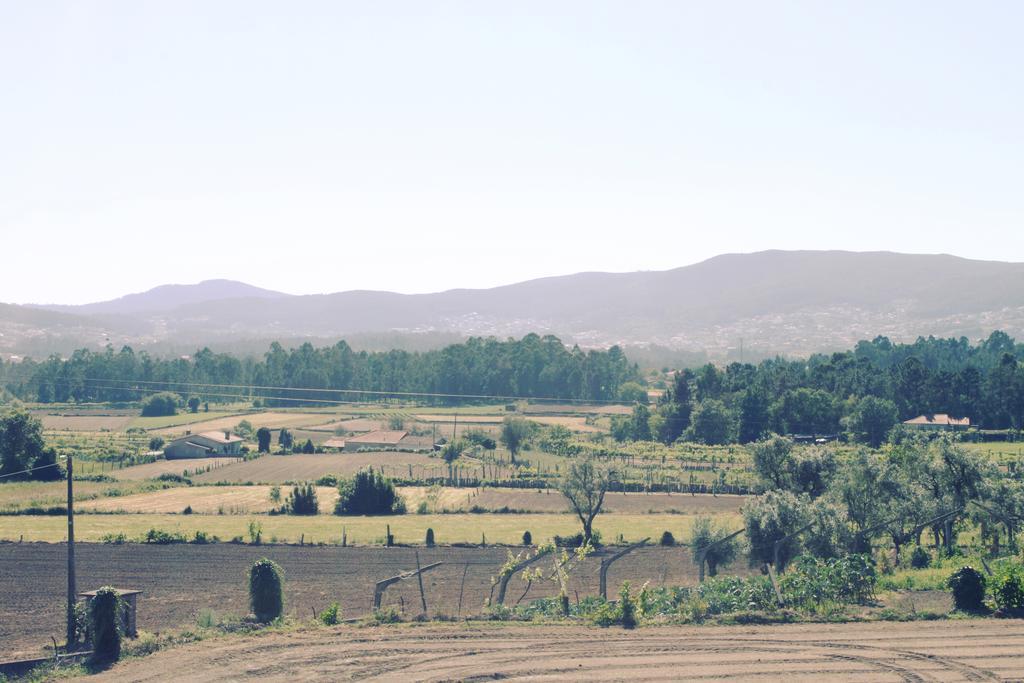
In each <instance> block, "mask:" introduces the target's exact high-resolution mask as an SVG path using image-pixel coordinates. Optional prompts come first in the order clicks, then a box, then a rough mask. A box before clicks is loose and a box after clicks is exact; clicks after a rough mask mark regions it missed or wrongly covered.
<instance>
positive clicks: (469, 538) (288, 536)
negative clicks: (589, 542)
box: [0, 513, 742, 552]
mask: <svg viewBox="0 0 1024 683" xmlns="http://www.w3.org/2000/svg"><path fill="white" fill-rule="evenodd" d="M694 519H695V518H694V517H692V516H689V515H647V514H641V515H629V514H625V515H601V516H599V517H598V518H597V519H596V520H595V522H594V528H595V529H597V530H598V531H600V532H601V537H602V538H604V539H607V540H614V539H617V538H618V537H619V535H620V534H621V535H622V536H623V537H624V538H625V539H626V540H627V541H632V540H640V539H642V538H650V539H651V542H652V543H655V544H656V543H657V542H658V539H659V538H660V537H661V534H662V532H663V531H666V530H667V531H671V532H672V534H673V535H674V536H675V537H676V538H677V539H685V538H686V537H687V536H688V534H689V532H690V528H691V526H692V524H693V520H694ZM717 519H719V520H720V521H722V522H723V523H726V524H729V525H730V526H731V527H732V528H734V529H738V528H739V527H740V524H741V523H742V522H741V518H740V517H739V515H719V516H718V517H717ZM250 522H254V523H257V524H259V525H260V527H261V528H262V533H263V540H264V541H271V540H272V539H277V540H278V541H280V542H293V543H294V542H298V541H299V540H300V538H304V539H305V542H306V543H311V542H324V543H339V542H340V541H341V534H342V530H343V529H344V531H345V533H346V534H347V537H348V542H349V543H350V544H358V545H367V544H376V545H380V544H381V543H382V540H383V538H384V534H385V532H386V529H387V527H388V526H390V527H391V533H392V534H393V535H394V536H395V542H396V543H416V544H421V543H423V539H424V536H425V534H426V531H427V529H428V528H430V529H433V530H434V534H435V538H436V540H437V542H438V543H442V544H446V543H479V542H480V541H481V540H482V536H484V535H486V539H487V542H488V543H507V544H512V545H515V544H519V543H521V542H522V537H523V532H524V531H529V532H530V533H531V534H532V535H533V539H534V542H542V541H544V540H546V539H548V538H551V537H552V536H553V535H555V534H559V535H571V534H575V533H579V530H580V522H579V520H578V519H577V518H576V516H575V515H570V514H545V513H540V514H526V515H506V514H449V515H391V516H378V517H337V516H335V515H316V516H313V517H299V516H294V515H274V516H270V515H227V514H225V515H182V514H93V515H90V514H80V515H76V516H75V538H76V539H77V540H79V541H101V540H102V539H103V537H104V536H106V535H108V534H125V535H126V536H127V537H128V538H130V539H139V538H140V537H142V536H144V535H145V534H146V532H147V531H148V530H149V529H154V528H155V529H162V530H165V531H173V532H178V533H182V534H185V535H186V536H188V537H192V536H193V535H194V534H195V532H196V531H204V532H206V533H209V534H214V535H216V536H219V537H220V538H221V539H222V540H228V539H231V538H233V537H235V536H240V537H242V538H247V537H248V533H249V523H250ZM19 538H20V539H22V540H24V541H25V542H30V541H45V542H49V543H57V542H60V541H63V540H66V538H67V520H66V519H65V518H64V517H61V516H30V515H18V516H2V515H0V540H10V541H18V540H19ZM680 552H687V550H686V549H685V548H682V549H680Z"/></svg>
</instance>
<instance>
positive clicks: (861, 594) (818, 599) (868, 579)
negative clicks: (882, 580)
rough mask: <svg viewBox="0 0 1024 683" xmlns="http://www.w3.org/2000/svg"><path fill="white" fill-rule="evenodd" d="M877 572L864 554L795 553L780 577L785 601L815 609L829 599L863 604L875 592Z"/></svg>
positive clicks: (795, 605)
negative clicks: (824, 555) (822, 556)
mask: <svg viewBox="0 0 1024 683" xmlns="http://www.w3.org/2000/svg"><path fill="white" fill-rule="evenodd" d="M877 581H878V573H877V571H876V570H875V565H874V564H873V563H872V561H871V559H870V558H869V557H868V556H867V555H848V556H846V557H841V558H832V559H825V560H823V559H819V558H816V557H813V556H810V555H802V556H800V557H798V558H797V559H796V560H795V561H794V562H793V564H792V566H791V567H790V568H789V570H788V571H787V572H786V573H785V574H784V575H783V576H782V578H781V579H780V580H779V589H780V590H781V591H782V594H783V597H784V598H785V600H786V603H787V604H789V605H792V606H794V607H801V608H804V609H810V610H815V609H817V608H818V607H820V606H821V605H823V604H825V603H829V602H836V603H844V604H848V603H859V604H863V603H865V602H867V601H868V600H870V599H871V598H872V597H873V596H874V592H875V584H876V583H877Z"/></svg>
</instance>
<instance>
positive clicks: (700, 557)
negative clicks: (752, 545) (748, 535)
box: [697, 527, 747, 583]
mask: <svg viewBox="0 0 1024 683" xmlns="http://www.w3.org/2000/svg"><path fill="white" fill-rule="evenodd" d="M746 530H747V529H746V527H744V528H742V529H740V530H739V531H734V532H732V533H731V534H729V535H728V536H723V537H722V538H720V539H718V540H717V541H714V542H713V543H708V544H707V545H706V546H704V547H703V548H701V549H700V550H699V551H698V552H697V565H698V572H697V580H698V583H704V560H706V559H707V556H708V552H709V551H710V550H711V549H712V548H714V547H716V546H719V545H721V544H722V543H725V542H726V541H728V540H730V539H733V538H736V537H737V536H739V535H740V534H742V533H743V532H744V531H746Z"/></svg>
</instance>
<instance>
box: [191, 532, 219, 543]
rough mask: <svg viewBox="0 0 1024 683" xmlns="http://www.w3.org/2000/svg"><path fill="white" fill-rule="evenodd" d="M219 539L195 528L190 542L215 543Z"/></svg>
mask: <svg viewBox="0 0 1024 683" xmlns="http://www.w3.org/2000/svg"><path fill="white" fill-rule="evenodd" d="M219 540H220V539H218V538H217V537H216V536H213V535H212V534H208V533H206V532H205V531H200V530H198V529H197V530H196V533H195V535H194V536H193V537H192V540H191V543H193V544H195V545H206V544H208V543H216V542H217V541H219Z"/></svg>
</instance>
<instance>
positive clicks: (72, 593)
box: [65, 453, 78, 650]
mask: <svg viewBox="0 0 1024 683" xmlns="http://www.w3.org/2000/svg"><path fill="white" fill-rule="evenodd" d="M73 482H74V472H73V465H72V456H71V454H70V453H68V624H67V627H68V628H67V641H66V642H67V645H66V646H65V648H66V649H67V650H70V649H71V648H72V647H73V645H74V643H75V642H76V641H77V640H78V636H77V631H78V629H77V628H76V621H77V620H76V619H75V603H76V602H77V599H76V597H77V594H78V591H77V590H76V589H75V507H74V505H75V491H74V483H73Z"/></svg>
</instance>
